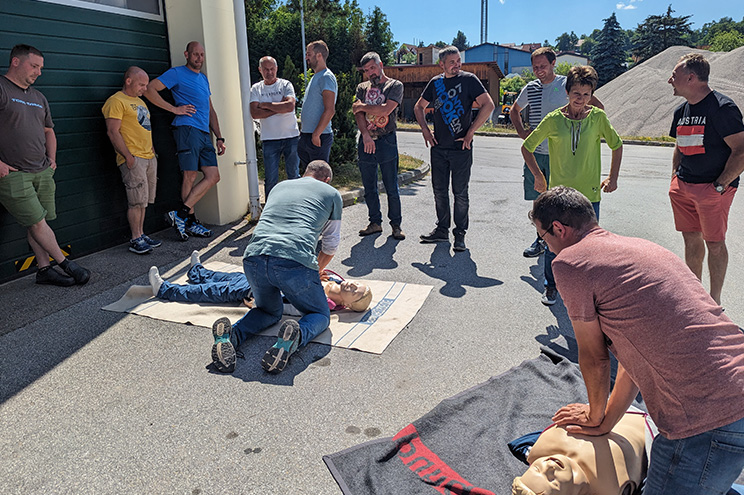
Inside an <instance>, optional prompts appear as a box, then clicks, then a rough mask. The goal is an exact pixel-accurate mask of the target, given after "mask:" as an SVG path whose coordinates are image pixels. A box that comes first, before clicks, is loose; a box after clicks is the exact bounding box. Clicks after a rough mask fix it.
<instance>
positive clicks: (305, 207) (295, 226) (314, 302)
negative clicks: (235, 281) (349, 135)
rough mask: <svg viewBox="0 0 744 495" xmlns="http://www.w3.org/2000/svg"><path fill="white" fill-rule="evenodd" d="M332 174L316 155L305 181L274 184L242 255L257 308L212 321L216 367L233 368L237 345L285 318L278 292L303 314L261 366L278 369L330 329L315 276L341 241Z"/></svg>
mask: <svg viewBox="0 0 744 495" xmlns="http://www.w3.org/2000/svg"><path fill="white" fill-rule="evenodd" d="M332 178H333V172H332V171H331V167H330V166H329V165H328V164H327V163H326V162H324V161H322V160H315V161H313V162H310V163H309V164H308V166H307V169H306V171H305V175H304V176H303V177H302V178H300V179H296V180H288V181H284V182H280V183H279V184H277V185H276V187H274V190H273V192H272V193H271V195H270V196H269V198H268V200H267V201H266V207H265V208H264V210H263V213H262V214H261V218H260V219H259V221H258V225H256V228H255V230H254V231H253V236H252V237H251V240H250V241H249V242H248V246H247V247H246V248H245V254H244V255H243V270H244V271H245V277H246V278H247V279H248V282H249V284H250V287H251V289H252V290H253V297H254V300H255V307H254V308H253V309H251V310H250V311H249V312H248V313H247V314H246V315H245V316H244V317H243V318H241V319H240V320H238V321H237V322H236V323H235V325H233V326H230V321H229V320H228V319H227V318H220V319H219V320H217V321H216V322H214V325H213V326H212V333H213V335H214V337H215V342H214V345H213V346H212V361H213V364H214V367H215V368H216V369H217V370H218V371H221V372H223V373H232V372H233V371H234V369H235V349H236V348H237V347H239V346H240V344H241V343H243V342H244V341H245V340H246V339H247V338H248V337H249V336H250V335H252V334H257V333H260V332H261V331H262V330H264V329H265V328H268V327H270V326H271V325H274V324H275V323H277V322H278V321H279V320H280V319H281V318H282V311H283V308H284V305H283V303H282V294H283V295H284V297H286V298H287V300H288V301H289V302H290V304H292V305H293V306H294V307H295V308H297V310H299V312H300V313H302V315H303V316H302V318H300V321H299V322H297V321H295V320H287V321H285V322H284V323H283V324H282V326H281V328H280V329H279V335H278V339H277V341H276V344H274V345H273V346H272V347H270V348H269V350H267V351H266V353H265V354H264V357H263V359H262V360H261V366H262V367H263V369H264V370H266V371H268V372H270V373H277V372H280V371H282V370H283V369H284V368H285V366H286V365H287V361H288V360H289V357H290V356H291V355H292V354H293V353H294V352H295V351H297V349H298V348H299V347H300V346H305V345H306V344H307V343H309V342H310V341H311V340H313V339H314V338H315V337H316V336H317V335H319V334H320V333H321V332H323V331H324V330H325V329H326V328H328V325H329V324H330V322H331V320H330V317H331V316H330V310H329V308H328V300H327V299H326V295H325V292H324V291H323V286H322V285H321V283H320V273H322V272H323V270H324V269H325V267H326V266H327V265H328V263H329V262H330V261H331V259H332V258H333V255H334V254H335V253H336V249H337V248H338V244H339V242H340V240H341V210H342V208H343V201H342V200H341V194H340V193H339V192H338V191H337V190H336V189H334V188H333V187H332V186H331V185H330V182H331V179H332ZM318 240H320V241H321V242H320V253H319V254H317V255H316V249H317V246H318Z"/></svg>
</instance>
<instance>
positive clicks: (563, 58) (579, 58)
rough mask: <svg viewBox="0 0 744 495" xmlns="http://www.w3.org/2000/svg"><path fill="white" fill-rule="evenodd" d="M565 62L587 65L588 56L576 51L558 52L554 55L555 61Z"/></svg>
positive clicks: (558, 62)
mask: <svg viewBox="0 0 744 495" xmlns="http://www.w3.org/2000/svg"><path fill="white" fill-rule="evenodd" d="M563 62H567V63H569V64H571V65H589V57H585V56H584V55H582V54H580V53H576V52H560V53H558V54H557V55H556V57H555V63H556V65H557V64H560V63H563Z"/></svg>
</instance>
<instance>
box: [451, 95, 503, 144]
mask: <svg viewBox="0 0 744 495" xmlns="http://www.w3.org/2000/svg"><path fill="white" fill-rule="evenodd" d="M475 101H476V102H477V103H478V106H479V107H480V109H479V110H478V116H477V117H476V118H475V120H474V121H473V123H472V124H471V125H470V129H468V132H467V134H465V137H462V138H460V139H458V141H462V149H466V148H467V149H470V145H471V143H472V142H473V137H475V131H477V130H478V129H480V128H481V127H482V126H483V124H485V123H486V120H488V118H489V117H490V116H491V114H492V113H493V110H494V109H495V108H496V106H495V105H494V104H493V100H492V99H491V95H489V94H488V93H481V94H480V95H478V97H477V98H476V99H475Z"/></svg>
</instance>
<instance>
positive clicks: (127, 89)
mask: <svg viewBox="0 0 744 495" xmlns="http://www.w3.org/2000/svg"><path fill="white" fill-rule="evenodd" d="M148 82H150V78H149V77H148V75H147V72H145V71H144V70H142V69H140V68H139V67H137V66H135V65H133V66H131V67H130V68H128V69H127V71H126V72H125V73H124V86H123V87H122V89H121V90H122V91H123V92H124V94H126V95H127V96H132V97H134V96H137V97H139V96H142V95H143V94H144V93H145V90H146V89H147V83H148Z"/></svg>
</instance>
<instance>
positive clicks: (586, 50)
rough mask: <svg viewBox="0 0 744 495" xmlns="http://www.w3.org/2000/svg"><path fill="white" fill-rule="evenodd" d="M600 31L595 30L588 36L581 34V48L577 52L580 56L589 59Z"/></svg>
mask: <svg viewBox="0 0 744 495" xmlns="http://www.w3.org/2000/svg"><path fill="white" fill-rule="evenodd" d="M601 32H602V31H601V30H599V29H595V30H594V31H592V34H590V35H589V36H587V35H585V34H582V35H581V39H582V40H584V41H582V42H581V47H580V48H579V52H581V54H582V55H586V56H587V57H591V54H592V50H593V49H594V47H595V46H597V39H598V38H599V35H600V33H601Z"/></svg>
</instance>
